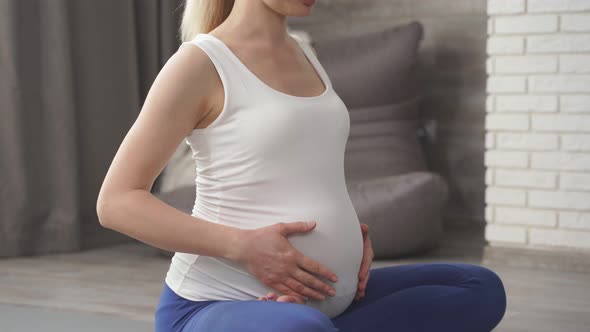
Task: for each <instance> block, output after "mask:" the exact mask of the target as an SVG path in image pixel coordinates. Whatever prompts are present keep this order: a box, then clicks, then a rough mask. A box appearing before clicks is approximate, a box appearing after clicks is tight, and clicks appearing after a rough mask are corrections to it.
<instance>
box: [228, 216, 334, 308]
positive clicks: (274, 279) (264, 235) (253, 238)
mask: <svg viewBox="0 0 590 332" xmlns="http://www.w3.org/2000/svg"><path fill="white" fill-rule="evenodd" d="M315 225H316V222H315V221H310V222H305V221H296V222H287V223H285V222H279V223H276V224H273V225H270V226H266V227H261V228H256V229H242V230H241V231H242V232H241V234H240V236H239V240H238V241H239V243H236V244H235V245H236V246H235V249H236V250H237V251H236V255H235V256H234V258H233V260H234V261H236V262H238V263H241V264H244V265H245V266H246V268H247V269H248V271H249V272H250V273H251V274H252V275H253V276H254V277H256V278H257V279H258V280H260V281H261V282H262V283H264V284H265V285H267V286H269V287H272V288H274V289H276V290H277V291H280V292H282V293H283V294H286V295H294V296H300V297H302V298H305V299H307V297H312V298H315V299H318V300H324V299H325V296H324V295H323V294H322V292H323V293H325V294H327V295H330V296H334V293H332V294H330V291H334V292H335V290H334V288H333V287H332V286H330V285H328V284H327V283H325V282H323V281H322V280H320V279H319V278H317V277H316V276H314V275H312V274H311V273H310V272H312V273H316V274H318V275H320V276H323V277H325V278H326V279H328V280H332V281H333V282H336V281H337V280H338V277H337V276H336V274H335V273H334V272H332V271H331V270H330V269H328V268H327V267H325V266H323V265H322V264H320V263H319V262H317V261H316V260H314V259H312V258H310V257H307V256H305V255H303V254H302V253H301V252H300V251H299V250H297V249H296V248H295V247H293V245H291V243H290V242H289V240H288V239H287V236H288V235H290V234H293V233H307V232H309V231H311V230H313V229H314V228H315Z"/></svg>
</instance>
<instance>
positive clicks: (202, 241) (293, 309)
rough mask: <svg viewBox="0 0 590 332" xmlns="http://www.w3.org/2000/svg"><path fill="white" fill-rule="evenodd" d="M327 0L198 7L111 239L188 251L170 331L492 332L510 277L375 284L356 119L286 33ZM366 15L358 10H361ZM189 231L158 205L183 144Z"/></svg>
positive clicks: (168, 309)
mask: <svg viewBox="0 0 590 332" xmlns="http://www.w3.org/2000/svg"><path fill="white" fill-rule="evenodd" d="M313 3H314V0H234V1H231V0H224V1H221V0H201V1H192V0H188V1H186V3H185V8H184V10H185V11H184V17H183V22H182V36H183V41H184V42H183V43H182V45H181V46H180V47H179V49H178V51H177V52H176V53H175V54H174V55H173V56H172V57H171V58H170V59H169V60H168V62H167V63H166V64H165V65H164V67H163V68H162V70H161V71H160V73H159V75H158V77H157V78H156V79H155V81H154V83H153V85H152V87H151V89H150V92H149V94H148V96H147V98H146V100H145V103H144V105H143V108H142V111H141V112H140V114H139V116H138V118H137V120H136V122H135V123H134V125H133V126H132V128H131V129H130V131H129V133H128V134H127V136H126V137H125V139H124V140H123V142H122V144H121V147H120V148H119V151H118V152H117V154H116V156H115V158H114V160H113V162H112V165H111V167H110V168H109V171H108V173H107V175H106V178H105V180H104V183H103V186H102V188H101V190H100V194H99V198H98V202H97V212H98V214H99V220H100V222H101V224H102V225H103V226H104V227H108V228H111V229H114V230H116V231H119V232H121V233H124V234H127V235H129V236H131V237H134V238H136V239H139V240H141V241H143V242H145V243H148V244H150V245H152V246H155V247H159V248H163V249H165V250H169V251H173V252H175V255H174V256H173V257H172V260H171V264H170V268H169V270H168V272H167V274H166V276H165V278H164V282H163V289H162V292H161V295H160V299H159V303H158V307H157V310H156V313H155V323H156V331H157V332H172V331H174V332H189V331H191V332H216V331H243V332H254V331H257V332H265V331H283V332H290V331H293V332H295V331H297V332H308V331H309V332H315V331H318V332H320V331H369V332H381V331H383V332H385V331H454V332H456V331H471V332H473V331H490V330H492V329H493V328H494V327H495V326H496V325H497V324H498V323H499V321H500V320H501V319H502V317H503V315H504V311H505V306H506V297H505V291H504V287H503V284H502V281H501V280H500V278H499V277H498V276H497V275H496V274H495V273H494V272H492V271H491V270H489V269H487V268H484V267H481V266H477V265H470V264H462V263H424V264H407V265H401V266H390V267H381V268H374V269H370V266H371V263H372V259H373V251H372V248H371V241H370V237H369V229H368V227H367V225H365V224H360V223H359V220H358V218H357V214H356V212H355V209H354V207H353V206H352V203H351V201H350V198H349V195H348V192H347V188H346V181H345V177H344V151H345V145H346V142H347V138H348V134H349V130H350V121H349V120H350V119H349V115H348V111H347V108H346V106H345V105H344V103H343V102H342V100H341V99H340V98H339V97H338V95H337V94H336V92H335V91H334V90H333V88H332V83H331V82H330V79H329V77H328V75H327V74H326V72H325V70H324V68H323V67H322V65H321V64H320V62H319V61H318V58H317V57H316V55H315V51H314V50H313V49H312V48H311V46H309V44H306V43H305V42H303V41H301V40H299V39H297V38H293V37H291V36H290V35H289V34H288V31H287V21H286V18H287V16H305V15H309V14H310V13H311V10H312V6H313ZM359 3H360V2H359ZM179 143H186V144H188V145H189V146H190V148H191V150H192V158H193V159H194V160H195V164H196V173H197V174H196V194H197V195H196V200H195V203H194V207H193V211H192V214H191V215H190V216H189V215H187V214H184V213H182V212H181V211H179V210H176V209H174V208H172V207H171V206H169V205H167V204H165V203H163V202H162V201H160V200H158V199H156V198H155V197H154V196H152V195H151V193H150V190H151V187H152V185H153V181H154V179H155V178H156V177H157V175H158V174H160V172H161V171H162V170H163V168H164V167H165V165H166V164H167V162H168V160H169V158H170V157H171V156H172V154H173V152H174V151H175V149H176V148H177V146H178V145H179Z"/></svg>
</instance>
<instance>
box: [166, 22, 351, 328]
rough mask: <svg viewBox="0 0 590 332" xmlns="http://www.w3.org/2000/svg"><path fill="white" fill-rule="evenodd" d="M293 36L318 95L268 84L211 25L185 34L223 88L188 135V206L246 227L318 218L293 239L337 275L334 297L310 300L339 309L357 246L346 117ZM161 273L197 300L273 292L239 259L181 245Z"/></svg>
mask: <svg viewBox="0 0 590 332" xmlns="http://www.w3.org/2000/svg"><path fill="white" fill-rule="evenodd" d="M296 40H297V39H296ZM297 43H298V45H299V47H300V48H301V49H302V51H303V53H304V54H305V56H306V57H307V59H308V60H309V61H310V62H311V64H312V65H313V67H314V68H315V70H316V72H317V73H318V74H319V75H320V77H321V78H322V80H323V82H324V85H325V87H326V89H325V91H324V92H323V93H322V94H321V95H318V96H312V97H300V96H293V95H290V94H286V93H283V92H281V91H278V90H276V89H274V88H271V87H270V86H269V85H267V84H266V83H264V82H263V81H261V80H260V79H259V78H258V77H257V76H256V75H255V74H254V73H253V72H251V71H250V70H249V69H248V68H247V67H246V66H245V65H244V64H243V63H242V62H241V61H240V60H239V59H238V57H237V56H236V55H235V54H234V53H232V51H231V50H230V49H229V48H228V47H227V45H226V44H225V43H224V42H222V41H221V40H220V39H218V38H216V37H214V36H213V35H210V34H199V35H197V36H196V37H195V38H194V39H193V40H192V41H189V42H184V43H182V44H181V46H180V48H181V47H185V46H187V45H194V46H197V47H200V48H201V49H202V50H203V51H204V52H205V53H206V54H207V55H208V56H209V58H210V59H211V61H212V62H213V64H214V65H215V67H216V69H217V71H218V73H219V76H220V78H221V81H222V83H223V88H224V92H225V98H224V105H223V109H222V111H221V113H220V115H218V117H217V118H216V119H215V120H214V121H213V122H212V123H211V124H210V125H209V126H207V127H206V128H198V129H194V130H193V131H192V132H191V133H190V135H189V136H187V137H186V139H185V141H186V143H187V144H188V145H189V146H190V147H191V150H192V158H193V159H194V160H195V163H196V174H197V175H196V180H195V182H196V199H195V204H194V208H193V211H192V215H193V216H195V217H197V218H202V219H205V220H207V221H210V222H214V223H219V224H224V225H229V226H233V227H237V228H244V229H252V228H259V227H264V226H269V225H272V224H275V223H277V222H293V221H305V220H315V221H316V223H317V225H316V227H315V229H314V230H312V231H311V232H308V233H306V234H295V235H291V236H289V241H290V243H291V244H292V245H293V246H294V247H295V248H297V249H298V250H299V251H301V252H302V253H303V254H304V255H307V256H309V257H311V258H313V259H315V260H317V261H318V262H320V263H322V264H324V265H325V266H327V267H328V268H330V269H331V270H332V271H334V272H335V273H336V274H337V275H338V281H337V282H335V283H333V282H332V281H330V280H328V279H325V278H323V277H320V279H322V280H323V281H325V282H327V283H328V284H330V285H332V286H333V287H334V288H335V289H336V295H335V296H334V297H330V296H327V295H326V299H325V300H315V299H312V298H310V299H309V300H308V301H307V302H306V305H309V306H311V307H314V308H317V309H318V310H320V311H322V312H323V313H325V314H326V315H328V316H329V317H335V316H336V315H338V314H340V313H341V312H342V311H344V309H346V308H347V307H348V306H349V305H350V304H351V303H352V301H353V299H354V296H355V294H356V291H357V285H358V272H359V269H360V264H361V260H362V253H363V243H362V242H363V241H362V233H361V229H360V225H359V220H358V217H357V214H356V211H355V209H354V207H353V205H352V202H351V200H350V197H349V195H348V191H347V187H346V182H345V177H344V151H345V146H346V142H347V139H348V134H349V130H350V118H349V114H348V110H347V108H346V106H345V104H344V103H343V102H342V100H341V99H340V97H339V96H338V95H337V94H336V92H335V91H334V90H333V89H332V83H331V82H330V79H329V78H328V75H327V73H326V72H325V70H324V68H323V67H322V66H321V64H320V63H319V60H318V59H317V57H316V56H315V54H314V53H313V51H312V49H311V48H310V46H309V45H308V44H306V43H305V42H303V41H299V40H297ZM180 48H179V49H180ZM195 236H200V235H199V234H196V235H195ZM165 282H166V283H167V284H168V286H169V287H170V288H171V289H172V290H173V291H174V292H176V293H177V294H178V295H179V296H181V297H184V298H186V299H189V300H193V301H204V300H257V299H258V297H260V296H264V295H266V294H267V293H268V292H270V291H274V292H276V293H279V292H278V291H277V290H274V289H272V288H270V287H268V286H266V285H265V284H263V283H262V282H260V281H258V280H257V279H256V278H255V277H254V276H252V275H251V274H250V273H249V272H248V271H247V269H246V268H245V267H244V266H242V265H239V264H237V263H234V262H232V261H230V260H227V259H225V258H219V257H211V256H202V255H195V254H189V253H182V252H176V253H175V254H174V256H173V257H172V259H171V264H170V268H169V270H168V272H167V275H166V278H165Z"/></svg>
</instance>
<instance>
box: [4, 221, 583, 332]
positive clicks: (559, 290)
mask: <svg viewBox="0 0 590 332" xmlns="http://www.w3.org/2000/svg"><path fill="white" fill-rule="evenodd" d="M437 261H446V262H451V261H455V262H466V263H472V264H479V265H483V266H486V267H489V268H491V269H492V270H494V271H496V272H497V273H498V274H499V275H500V277H501V278H502V280H503V281H504V284H505V287H506V291H507V293H508V306H507V311H506V314H505V316H504V319H503V321H502V322H501V323H500V325H499V326H498V327H497V328H496V329H495V330H494V331H535V332H544V331H547V332H549V331H551V332H555V331H560V332H565V331H576V332H578V331H590V253H588V252H569V251H551V252H549V251H548V252H543V251H540V252H539V251H535V252H530V251H527V250H524V249H508V248H495V247H487V246H486V245H485V241H483V235H482V232H481V230H480V229H458V230H456V229H453V230H449V231H448V232H447V236H446V238H445V241H444V243H443V245H442V246H440V247H439V248H437V249H436V250H433V251H430V252H428V253H425V254H423V255H420V256H413V257H408V258H400V259H396V260H387V261H385V260H376V261H374V263H373V267H380V266H388V265H398V264H406V263H413V262H437ZM169 264H170V259H169V258H168V257H164V256H162V255H161V254H159V251H158V250H157V249H155V248H152V247H149V246H147V245H145V244H142V243H138V242H134V243H130V244H125V245H119V246H113V247H109V248H103V249H96V250H91V251H86V252H81V253H76V254H63V255H46V256H39V257H24V258H16V259H3V260H0V303H3V304H14V305H27V306H37V307H41V308H51V309H53V310H64V311H72V310H76V311H82V312H86V313H100V314H108V315H115V316H119V318H127V319H132V320H138V321H142V322H149V323H151V322H153V313H154V310H155V307H156V304H157V301H158V297H159V294H160V290H161V287H162V284H163V280H164V276H165V273H166V271H167V269H168V266H169Z"/></svg>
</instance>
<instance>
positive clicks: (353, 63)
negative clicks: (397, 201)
mask: <svg viewBox="0 0 590 332" xmlns="http://www.w3.org/2000/svg"><path fill="white" fill-rule="evenodd" d="M422 37H423V28H422V25H421V24H420V23H418V22H411V23H408V24H404V25H401V26H394V27H391V28H388V29H385V30H383V31H378V32H371V33H367V34H364V35H360V36H351V37H344V38H338V39H332V40H326V41H318V42H316V43H315V44H314V47H315V49H316V51H317V53H318V59H319V60H320V62H321V63H322V66H323V67H324V69H325V70H326V72H327V73H328V76H329V77H330V80H331V81H332V85H333V87H334V90H335V91H336V92H337V93H338V95H339V96H340V98H341V99H342V101H343V102H344V103H345V104H346V106H347V108H348V111H349V115H350V135H349V138H348V142H347V146H346V154H345V173H346V178H347V180H351V181H354V180H357V179H363V178H365V179H368V178H375V177H383V176H387V175H393V174H403V173H407V172H415V171H426V170H427V165H426V160H425V156H424V153H423V151H422V146H421V144H420V139H419V137H418V134H419V133H420V129H421V127H422V120H421V117H420V112H419V108H418V105H419V102H420V100H419V98H420V95H421V93H420V86H419V84H418V79H417V76H418V75H417V73H416V71H417V65H418V54H417V52H418V47H419V45H420V41H421V40H422Z"/></svg>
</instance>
